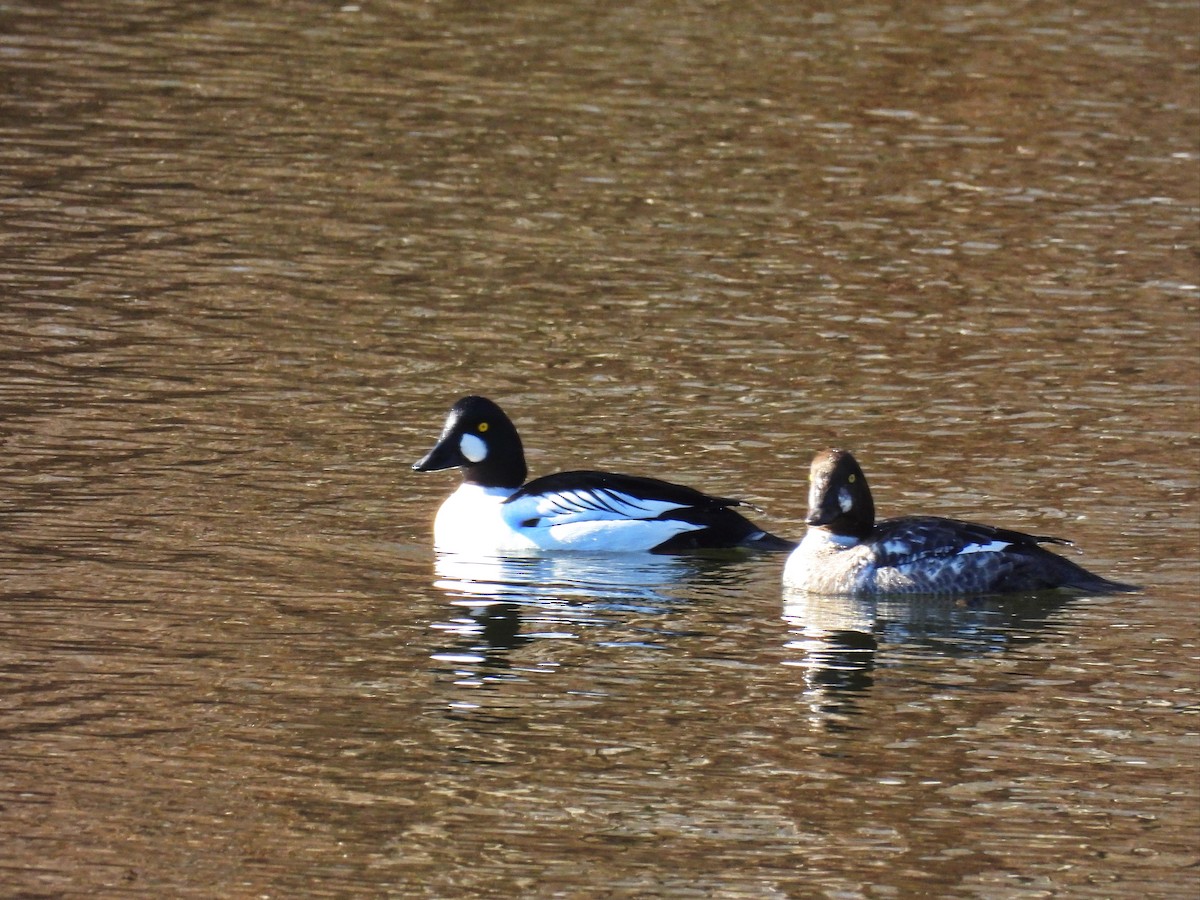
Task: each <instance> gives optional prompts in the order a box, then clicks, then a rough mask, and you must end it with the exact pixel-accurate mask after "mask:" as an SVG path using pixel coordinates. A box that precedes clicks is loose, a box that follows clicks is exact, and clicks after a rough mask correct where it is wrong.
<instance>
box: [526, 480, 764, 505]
mask: <svg viewBox="0 0 1200 900" xmlns="http://www.w3.org/2000/svg"><path fill="white" fill-rule="evenodd" d="M569 494H573V495H574V496H573V497H571V500H570V501H569V504H570V505H571V506H572V507H575V508H577V503H578V502H579V501H578V500H577V498H581V497H584V496H587V497H590V498H591V500H592V502H593V503H594V504H595V505H594V506H592V508H594V509H602V508H603V509H607V510H608V511H610V512H618V511H619V510H617V509H615V508H614V507H613V506H612V505H611V504H612V503H613V502H615V503H619V504H620V505H622V506H624V505H626V504H628V505H632V506H637V505H638V501H639V500H645V501H647V503H649V504H657V503H671V504H674V505H676V506H680V507H691V508H698V509H723V508H726V507H731V506H741V505H742V501H741V500H734V499H731V498H729V497H713V496H711V495H709V494H705V493H704V492H703V491H697V490H695V489H694V488H689V487H684V486H683V485H680V484H672V483H671V482H669V481H660V480H659V479H657V478H643V477H641V476H640V475H619V474H617V473H615V472H589V471H578V472H556V473H555V474H553V475H543V476H542V477H541V478H535V479H533V481H530V482H529V483H528V484H526V485H524V486H523V487H522V488H521V489H520V490H518V491H517V492H516V493H514V494H513V495H512V496H511V497H509V498H508V499H507V500H506V501H505V502H506V503H513V502H514V501H516V500H519V499H521V498H522V497H530V496H535V495H536V496H541V497H550V496H553V495H559V496H563V495H569ZM613 495H620V499H619V500H617V499H615V498H614V496H613ZM555 502H556V504H557V503H558V502H560V501H555ZM588 505H591V504H590V503H589V504H588ZM564 512H566V510H564Z"/></svg>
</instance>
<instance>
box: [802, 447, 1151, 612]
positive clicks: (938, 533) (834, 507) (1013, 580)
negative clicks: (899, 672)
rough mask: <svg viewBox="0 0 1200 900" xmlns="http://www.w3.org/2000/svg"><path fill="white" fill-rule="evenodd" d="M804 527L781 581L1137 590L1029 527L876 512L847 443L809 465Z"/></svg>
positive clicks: (853, 590)
mask: <svg viewBox="0 0 1200 900" xmlns="http://www.w3.org/2000/svg"><path fill="white" fill-rule="evenodd" d="M806 523H807V525H808V530H807V531H806V532H805V534H804V538H803V539H802V540H801V541H800V545H799V546H798V547H797V548H796V549H795V550H794V551H793V552H792V553H791V555H789V556H788V558H787V561H786V563H785V564H784V570H783V583H784V586H785V587H787V588H793V589H798V590H803V591H808V592H810V593H817V594H836V595H854V596H864V595H865V596H869V595H877V594H950V593H966V594H993V593H997V594H999V593H1014V592H1036V591H1044V590H1052V589H1056V588H1067V589H1075V590H1079V591H1086V592H1089V593H1111V592H1116V591H1133V590H1137V587H1136V586H1135V585H1130V584H1122V583H1121V582H1117V581H1110V580H1109V579H1107V578H1102V577H1101V576H1099V575H1094V574H1092V573H1091V572H1089V571H1087V570H1086V569H1084V568H1083V567H1081V566H1079V565H1076V564H1075V563H1073V562H1071V561H1070V560H1068V559H1065V558H1063V557H1061V556H1059V555H1058V554H1056V553H1052V552H1051V551H1050V550H1047V549H1046V548H1044V547H1042V546H1041V545H1042V544H1070V543H1071V542H1070V541H1067V540H1064V539H1062V538H1056V537H1048V536H1046V535H1034V534H1025V533H1024V532H1020V531H1012V530H1009V529H1006V528H996V527H994V526H992V525H981V524H978V523H976V522H964V521H960V520H958V519H947V518H942V517H940V516H900V517H897V518H892V519H881V520H879V521H876V519H875V503H874V500H873V499H872V497H871V488H870V486H869V485H868V484H867V479H866V476H865V475H863V471H862V468H861V467H860V466H859V464H858V461H857V460H856V459H855V458H854V456H853V454H851V453H850V452H849V451H847V450H840V449H829V450H823V451H821V452H820V453H818V454H816V456H815V457H814V458H813V461H812V466H811V468H810V470H809V495H808V515H807V518H806Z"/></svg>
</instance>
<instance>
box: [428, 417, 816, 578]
mask: <svg viewBox="0 0 1200 900" xmlns="http://www.w3.org/2000/svg"><path fill="white" fill-rule="evenodd" d="M451 468H458V469H459V471H460V472H461V474H462V484H461V485H460V486H459V487H458V489H457V490H455V491H454V492H453V493H452V494H451V495H450V496H449V497H448V498H446V500H445V501H444V502H443V503H442V504H441V506H440V507H439V508H438V511H437V515H436V516H435V518H434V525H433V538H434V547H435V549H436V550H438V551H439V552H442V551H445V552H452V553H468V554H480V555H490V556H495V555H508V554H524V553H528V552H538V551H583V552H587V553H607V552H618V553H630V552H649V553H685V552H688V551H695V550H718V549H733V548H737V549H744V550H762V551H779V552H783V551H788V550H792V549H793V548H795V546H796V543H795V542H794V541H787V540H784V539H783V538H780V537H777V536H775V535H773V534H771V533H769V532H767V531H765V530H764V529H762V528H760V527H759V526H758V525H755V524H754V523H753V522H751V521H750V520H749V519H747V518H746V517H745V516H743V515H742V514H741V513H739V512H737V511H736V509H735V507H740V506H744V505H748V504H745V503H743V501H741V500H736V499H731V498H728V497H714V496H712V495H710V494H706V493H703V492H701V491H698V490H695V489H693V488H689V487H684V486H682V485H678V484H672V483H671V482H668V481H660V480H658V479H656V478H646V477H642V476H637V475H621V474H617V473H615V472H596V471H572V472H558V473H555V474H553V475H544V476H542V477H540V478H535V479H533V480H532V481H526V478H527V476H528V468H527V466H526V462H525V450H524V447H523V445H522V443H521V437H520V435H519V434H518V433H517V428H516V426H515V425H514V424H513V423H512V420H511V419H510V418H509V417H508V415H507V414H506V413H505V412H504V410H502V409H501V408H500V406H499V405H497V404H496V403H495V402H493V401H492V400H489V399H488V398H486V397H480V396H477V395H472V396H468V397H463V398H462V399H460V400H459V401H458V402H456V403H455V404H454V406H452V407H451V408H450V412H449V414H448V415H447V416H446V422H445V425H444V427H443V428H442V433H441V436H440V437H439V438H438V440H437V443H436V444H435V445H434V447H433V449H432V450H430V451H429V452H428V453H427V454H425V456H423V457H422V458H421V459H419V460H418V461H417V462H416V463H414V464H413V469H414V470H416V471H418V472H433V471H438V470H441V469H451Z"/></svg>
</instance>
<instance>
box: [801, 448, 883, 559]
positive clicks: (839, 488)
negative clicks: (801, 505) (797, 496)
mask: <svg viewBox="0 0 1200 900" xmlns="http://www.w3.org/2000/svg"><path fill="white" fill-rule="evenodd" d="M808 482H809V484H808V518H807V519H806V520H805V521H807V522H808V524H809V525H814V526H819V527H821V528H825V529H827V530H829V531H831V532H833V533H834V534H843V535H847V536H851V537H866V536H867V535H868V534H870V533H871V529H872V528H874V527H875V501H874V500H872V499H871V488H870V487H868V485H867V477H866V476H865V475H863V471H862V469H860V468H859V466H858V462H857V461H856V460H855V459H854V457H853V456H851V455H850V451H848V450H822V451H821V452H820V453H818V454H817V455H816V457H814V459H813V461H812V466H811V467H810V468H809V470H808Z"/></svg>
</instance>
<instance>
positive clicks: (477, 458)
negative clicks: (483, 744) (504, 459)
mask: <svg viewBox="0 0 1200 900" xmlns="http://www.w3.org/2000/svg"><path fill="white" fill-rule="evenodd" d="M458 449H459V450H461V451H462V455H463V456H465V457H466V458H467V459H469V460H470V461H471V462H473V463H477V462H483V461H484V460H485V459H487V444H486V443H484V441H483V438H480V437H476V436H475V435H473V434H464V435H463V436H462V437H461V438H459V441H458Z"/></svg>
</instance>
